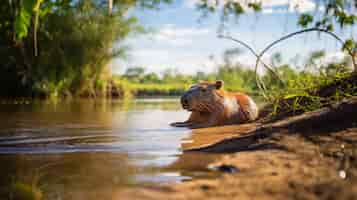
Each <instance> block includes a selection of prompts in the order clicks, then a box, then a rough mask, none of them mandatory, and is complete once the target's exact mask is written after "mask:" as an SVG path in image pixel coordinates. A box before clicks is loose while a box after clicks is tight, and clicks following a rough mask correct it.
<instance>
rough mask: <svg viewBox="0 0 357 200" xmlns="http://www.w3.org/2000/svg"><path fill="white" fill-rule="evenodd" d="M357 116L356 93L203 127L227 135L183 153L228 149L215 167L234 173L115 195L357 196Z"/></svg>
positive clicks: (304, 197) (344, 197)
mask: <svg viewBox="0 0 357 200" xmlns="http://www.w3.org/2000/svg"><path fill="white" fill-rule="evenodd" d="M356 116H357V98H356V97H352V98H349V99H348V100H345V101H343V102H341V103H338V104H333V105H329V106H327V107H324V108H322V109H319V110H316V111H313V112H308V113H305V114H301V115H298V116H294V117H289V118H284V119H281V120H278V121H275V122H271V123H254V124H245V125H238V126H230V127H222V128H215V129H213V128H211V129H210V128H209V129H201V130H199V132H201V133H202V132H205V134H206V136H208V135H210V132H216V131H221V132H222V133H223V134H222V135H223V136H222V138H215V139H207V140H206V141H204V140H203V141H202V140H200V141H201V142H200V143H199V144H193V145H192V144H191V145H188V146H186V147H185V146H184V148H186V150H185V153H184V154H190V153H194V152H201V153H202V152H205V153H223V155H222V157H220V158H219V159H217V160H216V161H213V162H212V163H211V166H212V165H216V166H222V165H224V166H231V167H234V169H236V170H233V172H235V173H232V174H225V175H223V176H222V177H220V178H215V179H196V180H193V181H189V182H183V183H178V184H174V185H163V186H157V187H147V188H140V189H138V188H132V189H125V190H120V191H118V192H117V193H116V195H115V197H114V199H243V200H244V199H356V198H357V190H356V188H357V162H356V161H357V151H356V149H357V148H356V144H357V143H356V142H357V117H356ZM195 136H196V137H200V136H199V133H198V132H197V134H195V132H193V134H192V138H193V140H194V139H197V138H195ZM201 137H202V136H201ZM178 162H179V161H178Z"/></svg>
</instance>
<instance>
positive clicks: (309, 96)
mask: <svg viewBox="0 0 357 200" xmlns="http://www.w3.org/2000/svg"><path fill="white" fill-rule="evenodd" d="M351 96H357V73H336V74H335V75H333V76H321V75H320V76H301V77H299V78H298V79H297V80H294V81H291V82H288V87H287V88H286V89H285V90H279V91H273V92H271V94H270V98H271V104H269V105H268V106H266V107H264V108H263V111H262V115H263V116H268V117H267V119H269V120H276V119H280V118H282V117H286V116H292V115H297V114H301V113H304V112H307V111H312V110H316V109H319V108H322V107H324V106H326V105H329V104H332V103H335V102H338V101H341V100H342V99H344V98H348V97H351Z"/></svg>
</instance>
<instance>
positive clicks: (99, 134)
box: [0, 99, 213, 199]
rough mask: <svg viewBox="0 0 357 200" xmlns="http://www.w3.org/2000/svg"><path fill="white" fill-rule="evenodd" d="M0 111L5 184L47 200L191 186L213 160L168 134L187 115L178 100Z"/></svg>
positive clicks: (182, 131)
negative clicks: (34, 191)
mask: <svg viewBox="0 0 357 200" xmlns="http://www.w3.org/2000/svg"><path fill="white" fill-rule="evenodd" d="M0 103H1V104H0V111H1V112H0V122H1V123H0V163H1V166H0V170H1V171H2V176H1V178H0V184H1V185H3V186H9V187H10V186H11V185H14V184H16V183H21V184H26V185H31V187H35V188H38V189H39V190H40V191H41V192H42V193H43V194H44V196H45V197H46V199H90V198H93V199H107V198H109V199H110V194H112V193H113V192H114V191H115V190H118V189H120V188H122V187H127V186H137V185H145V184H161V183H173V182H180V181H184V180H190V179H191V178H192V177H194V176H200V173H201V171H202V170H203V171H204V169H205V165H206V163H207V162H208V161H210V160H212V159H213V158H212V156H211V155H195V154H190V155H186V154H185V155H184V154H183V153H182V149H183V148H184V147H185V145H189V146H190V144H192V143H193V141H192V136H193V134H194V133H193V132H192V131H191V130H189V129H186V128H174V127H170V126H169V123H170V122H175V121H182V120H184V119H187V117H188V115H189V113H187V112H185V111H183V110H182V109H181V108H180V105H179V104H178V100H177V99H138V100H131V101H129V102H126V101H93V100H78V101H70V102H60V103H53V102H43V101H38V102H31V103H22V104H19V103H17V102H15V103H14V102H12V103H7V102H1V101H0ZM197 158H199V159H197ZM206 161H207V162H206ZM0 195H1V190H0ZM5 195H8V194H7V193H5ZM108 195H109V196H108ZM94 197H95V198H94Z"/></svg>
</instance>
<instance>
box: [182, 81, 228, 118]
mask: <svg viewBox="0 0 357 200" xmlns="http://www.w3.org/2000/svg"><path fill="white" fill-rule="evenodd" d="M223 84H224V82H223V81H221V80H218V81H216V82H213V83H212V82H200V83H198V84H195V85H193V86H191V87H190V89H189V90H188V91H187V92H185V93H184V94H183V95H182V97H181V104H182V107H183V109H186V110H188V111H199V112H209V111H210V110H211V109H210V108H212V106H213V105H214V103H216V102H218V101H219V100H220V99H221V95H220V93H219V92H218V91H219V90H220V89H221V88H222V86H223Z"/></svg>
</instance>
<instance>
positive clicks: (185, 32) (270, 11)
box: [112, 0, 357, 74]
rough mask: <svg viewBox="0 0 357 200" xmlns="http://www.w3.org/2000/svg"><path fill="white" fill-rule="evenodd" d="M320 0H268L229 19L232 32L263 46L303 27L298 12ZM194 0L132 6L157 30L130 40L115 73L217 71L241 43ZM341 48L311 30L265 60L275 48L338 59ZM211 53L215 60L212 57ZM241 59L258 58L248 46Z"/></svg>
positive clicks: (356, 30)
mask: <svg viewBox="0 0 357 200" xmlns="http://www.w3.org/2000/svg"><path fill="white" fill-rule="evenodd" d="M317 1H318V0H317ZM317 1H314V0H263V11H262V12H261V13H259V14H257V13H252V12H248V13H246V14H244V15H242V16H240V17H239V19H238V20H237V21H236V22H235V21H232V22H230V23H229V24H227V27H228V29H227V31H228V32H229V34H230V35H231V36H233V37H235V38H238V39H240V40H242V41H245V42H246V43H248V44H249V45H251V46H252V47H253V48H254V49H255V50H256V51H260V50H262V49H263V48H264V47H265V46H266V45H267V44H269V43H270V42H272V41H274V40H276V39H278V38H279V37H281V36H283V35H285V34H287V33H290V32H293V31H296V30H299V29H300V27H298V26H297V25H296V24H297V18H298V15H299V14H300V13H301V12H317V13H318V10H319V5H318V4H317V3H316V2H317ZM194 3H195V0H181V1H175V3H174V4H171V5H164V6H162V8H161V9H160V10H135V11H133V12H132V14H133V15H135V16H137V17H138V19H139V22H140V23H141V24H142V25H144V26H145V27H147V28H150V29H152V30H153V31H152V32H151V33H149V34H144V35H139V36H137V35H136V36H134V37H132V38H129V39H128V40H127V42H126V43H127V45H129V46H130V51H129V58H128V59H127V60H125V61H123V60H119V59H117V60H115V61H114V62H113V63H112V68H113V72H114V73H122V72H124V71H125V70H126V69H127V68H128V67H135V66H142V67H145V68H146V70H147V72H158V73H160V72H163V71H164V70H167V69H172V70H176V71H178V72H180V73H184V74H193V73H196V72H197V71H203V72H211V71H214V70H215V69H216V67H217V64H219V63H222V53H223V52H224V50H226V49H230V48H236V47H240V46H239V45H237V44H236V43H234V42H232V41H229V40H224V39H220V38H218V37H217V29H218V26H219V23H220V19H219V16H218V15H217V14H212V15H209V16H208V17H206V18H200V16H201V14H202V13H200V12H199V11H197V10H196V9H195V6H194ZM200 19H201V20H200ZM336 33H337V34H338V35H339V36H340V37H342V38H346V37H351V36H352V34H353V33H357V28H356V27H353V28H351V29H347V30H345V31H344V32H343V33H342V31H341V30H336ZM340 47H341V46H340V44H339V43H337V42H336V41H334V40H333V39H332V38H331V37H330V36H327V35H323V34H321V35H318V34H317V33H308V34H305V35H301V36H298V37H296V38H293V39H290V40H287V41H286V42H284V43H281V44H280V45H278V46H276V47H275V48H274V49H272V51H269V53H267V54H266V56H265V58H264V59H265V60H267V62H268V61H269V60H270V59H269V56H271V55H272V54H273V53H274V52H281V53H282V55H283V57H284V61H285V62H290V60H291V59H292V58H293V57H295V56H296V55H297V54H299V55H300V57H301V58H302V59H303V58H304V57H306V56H307V55H308V54H309V53H310V52H311V51H315V50H322V49H323V50H325V51H326V52H327V58H326V59H327V60H336V59H338V58H341V56H342V54H341V53H340V52H339V50H340ZM212 56H213V58H214V59H209V57H212ZM237 61H239V62H241V63H243V64H245V65H247V66H248V67H249V66H252V65H253V64H254V62H255V57H254V56H252V55H251V54H250V53H249V52H247V51H244V52H243V53H242V54H241V55H239V56H238V57H237Z"/></svg>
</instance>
